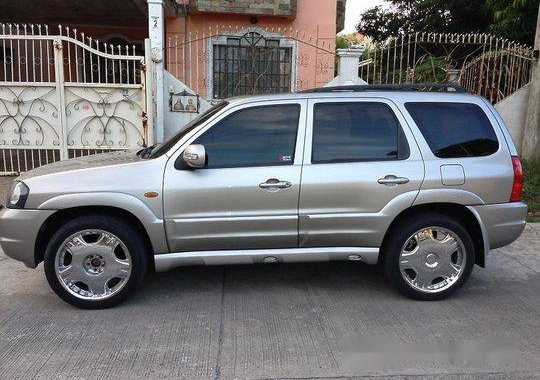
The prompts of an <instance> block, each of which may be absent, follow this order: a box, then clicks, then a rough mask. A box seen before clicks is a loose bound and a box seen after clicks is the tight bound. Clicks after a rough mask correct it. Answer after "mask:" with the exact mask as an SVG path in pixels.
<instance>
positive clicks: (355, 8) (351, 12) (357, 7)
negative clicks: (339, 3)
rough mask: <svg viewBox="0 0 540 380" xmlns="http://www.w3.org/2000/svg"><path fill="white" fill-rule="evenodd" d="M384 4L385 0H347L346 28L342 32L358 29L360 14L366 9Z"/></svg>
mask: <svg viewBox="0 0 540 380" xmlns="http://www.w3.org/2000/svg"><path fill="white" fill-rule="evenodd" d="M381 4H384V0H347V7H346V8H345V29H344V30H343V32H342V33H352V32H354V31H356V29H355V26H356V24H357V23H358V19H359V17H360V16H359V15H360V13H362V12H363V11H365V10H366V9H369V8H372V7H375V6H377V5H381Z"/></svg>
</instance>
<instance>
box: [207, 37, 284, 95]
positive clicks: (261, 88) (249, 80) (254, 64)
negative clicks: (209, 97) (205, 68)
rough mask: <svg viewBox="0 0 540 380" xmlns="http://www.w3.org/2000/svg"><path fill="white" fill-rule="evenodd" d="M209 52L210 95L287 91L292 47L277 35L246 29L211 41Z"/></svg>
mask: <svg viewBox="0 0 540 380" xmlns="http://www.w3.org/2000/svg"><path fill="white" fill-rule="evenodd" d="M213 53H214V58H213V60H214V62H213V95H214V98H218V99H223V98H228V97H231V96H238V95H254V94H268V93H279V92H289V91H291V70H292V48H291V47H285V46H282V44H281V40H280V39H279V38H265V37H264V36H262V35H261V34H259V33H256V32H249V33H246V34H244V35H243V36H241V37H229V38H227V42H226V44H215V45H214V49H213Z"/></svg>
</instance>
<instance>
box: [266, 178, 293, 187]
mask: <svg viewBox="0 0 540 380" xmlns="http://www.w3.org/2000/svg"><path fill="white" fill-rule="evenodd" d="M291 186H292V185H291V183H290V182H289V181H281V180H279V179H276V178H270V179H269V180H267V181H266V182H263V183H259V187H260V188H261V189H286V188H288V187H291Z"/></svg>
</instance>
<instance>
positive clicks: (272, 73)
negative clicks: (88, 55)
mask: <svg viewBox="0 0 540 380" xmlns="http://www.w3.org/2000/svg"><path fill="white" fill-rule="evenodd" d="M345 2H346V0H234V1H233V0H177V1H174V0H164V1H163V7H164V16H165V17H164V31H165V45H166V46H165V52H164V61H165V69H166V70H167V71H168V72H169V73H171V74H172V75H173V76H174V77H176V78H177V79H179V80H180V81H182V82H183V83H185V84H186V85H187V86H188V87H189V88H191V89H192V90H193V91H194V92H196V93H197V94H199V95H200V96H201V97H202V98H204V99H216V98H224V97H229V96H235V95H245V94H255V93H260V92H286V91H294V90H302V89H307V88H312V87H316V86H322V85H324V84H326V83H328V82H329V81H330V80H331V79H332V78H333V77H334V51H335V35H336V33H337V32H339V31H340V30H341V29H343V23H344V11H345ZM2 3H3V4H2V12H1V13H0V23H3V24H6V25H7V24H12V25H15V24H18V25H20V26H21V28H22V25H30V24H35V25H38V24H40V25H42V26H43V27H45V25H47V26H48V29H49V31H50V32H52V33H56V32H57V28H58V25H62V26H63V27H64V28H66V27H67V28H69V30H71V31H76V32H77V33H78V34H79V35H81V34H84V36H85V38H86V39H87V42H88V39H89V38H91V39H92V42H93V43H98V44H103V45H107V46H109V45H110V46H113V47H115V48H116V47H118V46H120V47H121V48H123V47H124V46H129V49H130V51H131V50H134V51H135V52H136V53H137V54H139V55H144V40H145V39H146V38H148V37H149V28H151V27H152V25H151V23H152V20H151V19H150V16H149V13H148V5H147V2H146V0H114V1H91V2H89V1H85V0H69V1H66V0H54V1H51V0H36V1H33V2H32V12H28V10H27V9H26V8H27V3H25V2H21V1H18V0H4V1H3V2H2ZM0 33H1V31H0ZM64 33H65V32H64ZM0 50H1V49H0ZM0 54H2V53H1V51H0ZM0 58H3V57H0ZM0 66H1V65H0ZM0 71H1V68H0ZM0 78H2V73H0Z"/></svg>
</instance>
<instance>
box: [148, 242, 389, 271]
mask: <svg viewBox="0 0 540 380" xmlns="http://www.w3.org/2000/svg"><path fill="white" fill-rule="evenodd" d="M378 257H379V248H363V247H329V248H325V247H322V248H284V249H253V250H229V251H194V252H177V253H166V254H162V255H155V256H154V260H155V267H156V272H164V271H168V270H170V269H173V268H176V267H179V266H187V265H228V264H256V263H276V262H283V263H294V262H315V261H333V260H352V261H361V262H364V263H366V264H370V265H375V264H377V260H378Z"/></svg>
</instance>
